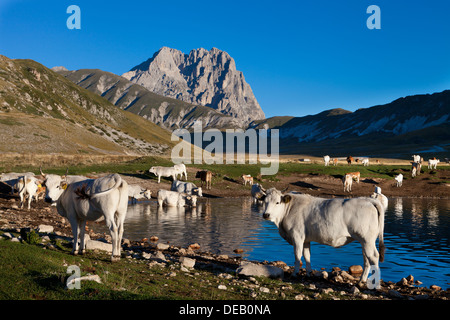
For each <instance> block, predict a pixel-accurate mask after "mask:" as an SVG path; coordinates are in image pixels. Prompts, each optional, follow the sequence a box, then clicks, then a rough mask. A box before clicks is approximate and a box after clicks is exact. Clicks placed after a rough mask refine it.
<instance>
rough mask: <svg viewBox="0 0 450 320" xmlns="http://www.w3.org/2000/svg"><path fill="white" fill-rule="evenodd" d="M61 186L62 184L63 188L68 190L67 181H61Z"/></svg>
mask: <svg viewBox="0 0 450 320" xmlns="http://www.w3.org/2000/svg"><path fill="white" fill-rule="evenodd" d="M60 186H61V188H62V189H64V190H66V189H67V182H64V181H63V182H61V184H60Z"/></svg>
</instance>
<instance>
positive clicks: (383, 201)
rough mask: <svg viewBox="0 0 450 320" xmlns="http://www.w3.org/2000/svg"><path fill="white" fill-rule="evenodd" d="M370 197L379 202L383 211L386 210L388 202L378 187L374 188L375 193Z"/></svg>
mask: <svg viewBox="0 0 450 320" xmlns="http://www.w3.org/2000/svg"><path fill="white" fill-rule="evenodd" d="M370 197H371V198H373V199H377V200H378V201H380V202H381V204H382V205H383V208H384V211H386V210H387V208H388V204H389V201H388V198H387V197H386V196H385V195H384V194H382V193H381V188H380V187H375V192H374V193H372V195H371V196H370Z"/></svg>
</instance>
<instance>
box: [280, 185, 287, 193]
mask: <svg viewBox="0 0 450 320" xmlns="http://www.w3.org/2000/svg"><path fill="white" fill-rule="evenodd" d="M288 189H289V186H287V187H286V188H284V189H283V190H282V191H281V193H285V192H286V191H287V190H288Z"/></svg>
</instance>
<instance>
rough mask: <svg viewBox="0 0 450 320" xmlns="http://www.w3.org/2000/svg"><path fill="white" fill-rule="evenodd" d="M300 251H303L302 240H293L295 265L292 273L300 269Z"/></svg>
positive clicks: (296, 272)
mask: <svg viewBox="0 0 450 320" xmlns="http://www.w3.org/2000/svg"><path fill="white" fill-rule="evenodd" d="M302 252H303V241H298V242H294V255H295V265H294V275H297V274H298V272H299V271H300V264H301V262H302Z"/></svg>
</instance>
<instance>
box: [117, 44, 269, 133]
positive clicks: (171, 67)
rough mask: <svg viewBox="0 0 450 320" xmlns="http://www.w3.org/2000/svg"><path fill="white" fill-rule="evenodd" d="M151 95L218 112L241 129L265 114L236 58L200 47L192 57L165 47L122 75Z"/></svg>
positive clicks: (192, 53) (194, 51) (191, 54)
mask: <svg viewBox="0 0 450 320" xmlns="http://www.w3.org/2000/svg"><path fill="white" fill-rule="evenodd" d="M122 76H123V77H124V78H126V79H128V80H130V81H131V82H133V83H136V84H139V85H141V86H143V87H145V88H147V89H148V90H150V91H151V92H154V93H157V94H160V95H163V96H166V97H171V98H175V99H178V100H182V101H185V102H188V103H192V104H195V105H202V106H206V107H210V108H212V109H215V110H217V111H219V112H221V113H223V114H225V115H230V116H232V117H234V118H236V119H237V120H238V121H239V122H240V124H241V126H245V125H247V124H248V123H250V122H251V121H253V120H259V119H264V118H265V115H264V112H263V111H262V109H261V107H260V105H259V103H258V101H257V100H256V98H255V96H254V94H253V91H252V89H251V87H250V85H249V84H248V83H247V82H246V81H245V78H244V75H243V73H242V72H241V71H238V70H236V64H235V62H234V59H233V58H232V57H231V56H230V55H229V54H228V53H226V52H225V51H222V50H219V49H217V48H212V49H211V50H210V51H208V50H206V49H203V48H200V49H195V50H191V51H190V52H189V54H184V53H183V52H181V51H179V50H176V49H172V48H168V47H162V48H161V49H160V50H159V51H158V52H156V53H155V54H154V55H153V57H152V58H150V59H148V60H146V61H144V62H142V63H141V64H139V65H137V66H135V67H134V68H132V69H131V70H130V71H129V72H126V73H124V74H123V75H122Z"/></svg>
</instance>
